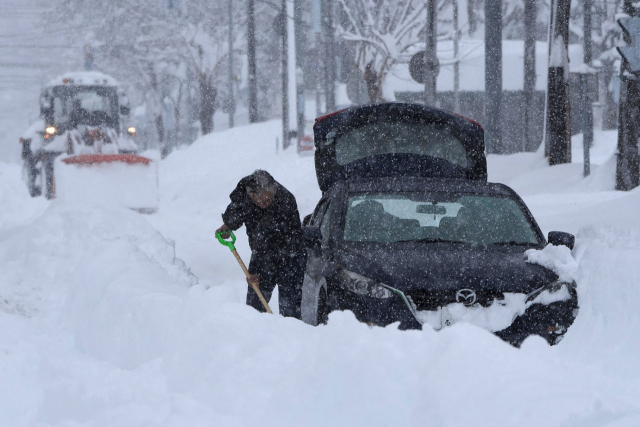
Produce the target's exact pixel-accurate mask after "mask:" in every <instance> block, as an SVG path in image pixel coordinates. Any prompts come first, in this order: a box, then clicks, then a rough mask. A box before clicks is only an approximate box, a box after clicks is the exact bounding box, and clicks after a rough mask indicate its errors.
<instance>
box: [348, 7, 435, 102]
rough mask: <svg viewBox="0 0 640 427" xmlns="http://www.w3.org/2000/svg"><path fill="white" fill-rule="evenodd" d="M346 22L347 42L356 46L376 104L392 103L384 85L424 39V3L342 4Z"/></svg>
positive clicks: (358, 61) (365, 77)
mask: <svg viewBox="0 0 640 427" xmlns="http://www.w3.org/2000/svg"><path fill="white" fill-rule="evenodd" d="M340 3H341V5H342V8H343V11H344V16H345V19H344V20H342V22H341V25H340V33H341V36H342V38H343V39H344V40H346V41H349V42H352V43H353V44H355V46H356V56H355V63H356V66H357V67H358V69H359V70H360V72H361V73H362V76H363V78H364V80H365V82H366V84H367V89H368V92H369V99H370V100H371V101H372V102H380V101H384V100H392V99H393V98H394V95H393V94H392V93H384V81H385V78H386V77H387V74H388V73H389V71H390V70H391V68H392V67H393V66H394V65H395V64H396V63H398V62H399V61H403V62H406V60H407V58H405V56H406V55H407V54H408V52H409V51H410V50H411V49H412V48H413V47H414V46H416V45H417V44H419V43H421V42H423V40H421V39H420V37H419V34H420V31H421V30H423V28H424V25H425V14H426V11H425V6H426V3H425V2H424V1H423V0H340Z"/></svg>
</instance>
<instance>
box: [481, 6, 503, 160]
mask: <svg viewBox="0 0 640 427" xmlns="http://www.w3.org/2000/svg"><path fill="white" fill-rule="evenodd" d="M484 15H485V31H484V46H485V47H484V49H485V56H484V57H485V60H484V61H485V62H484V63H485V65H484V69H485V71H484V85H485V105H486V129H487V132H486V134H485V145H486V150H487V153H501V152H502V2H500V1H496V0H487V1H485V2H484Z"/></svg>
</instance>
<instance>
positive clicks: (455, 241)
mask: <svg viewBox="0 0 640 427" xmlns="http://www.w3.org/2000/svg"><path fill="white" fill-rule="evenodd" d="M396 242H420V243H467V242H461V241H460V240H446V239H440V238H432V237H427V238H425V239H410V240H396Z"/></svg>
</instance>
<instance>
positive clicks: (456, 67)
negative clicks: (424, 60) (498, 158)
mask: <svg viewBox="0 0 640 427" xmlns="http://www.w3.org/2000/svg"><path fill="white" fill-rule="evenodd" d="M459 56H460V31H459V30H458V0H453V57H454V61H455V62H454V63H453V111H454V112H455V113H458V114H460V58H459Z"/></svg>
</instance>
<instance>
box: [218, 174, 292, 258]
mask: <svg viewBox="0 0 640 427" xmlns="http://www.w3.org/2000/svg"><path fill="white" fill-rule="evenodd" d="M250 179H251V176H247V177H245V178H242V179H241V180H240V182H239V183H238V185H237V186H236V188H235V190H233V192H232V193H231V194H230V195H229V198H230V199H231V203H230V204H229V206H228V207H227V210H226V211H225V212H224V213H223V214H222V220H223V221H224V223H225V224H226V225H227V227H229V228H230V229H232V230H237V229H238V228H240V227H242V224H244V225H245V226H246V227H247V235H248V236H249V246H250V247H251V250H252V251H253V252H254V253H255V254H256V255H258V256H275V257H283V256H289V255H291V254H302V253H304V244H303V242H302V229H301V228H300V214H299V213H298V205H297V204H296V199H295V198H294V197H293V194H291V193H290V192H289V191H288V190H287V189H286V188H284V187H283V186H282V185H280V184H279V183H276V185H277V188H278V191H277V193H276V195H275V197H274V199H273V202H272V203H271V204H270V205H269V207H267V208H266V209H262V208H260V207H259V206H258V205H256V204H255V203H253V200H251V197H250V196H249V195H248V194H247V190H246V186H247V183H248V182H249V180H250Z"/></svg>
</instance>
